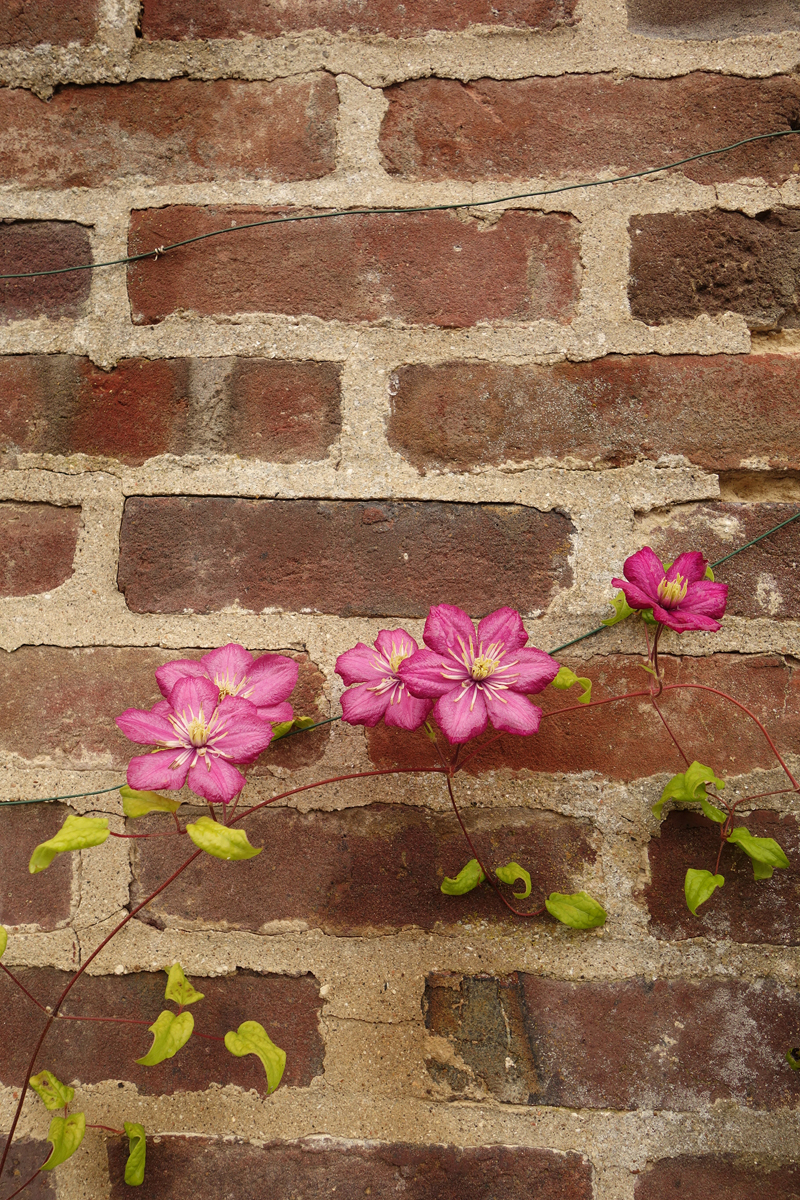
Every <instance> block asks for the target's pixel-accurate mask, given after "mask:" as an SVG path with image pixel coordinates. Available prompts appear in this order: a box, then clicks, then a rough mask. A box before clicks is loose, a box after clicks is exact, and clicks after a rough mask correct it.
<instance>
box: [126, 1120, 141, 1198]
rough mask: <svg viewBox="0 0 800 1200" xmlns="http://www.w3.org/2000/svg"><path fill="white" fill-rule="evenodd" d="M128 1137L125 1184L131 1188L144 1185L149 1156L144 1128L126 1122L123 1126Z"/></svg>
mask: <svg viewBox="0 0 800 1200" xmlns="http://www.w3.org/2000/svg"><path fill="white" fill-rule="evenodd" d="M122 1128H123V1129H124V1130H125V1132H126V1133H127V1135H128V1161H127V1162H126V1163H125V1182H126V1183H127V1184H130V1185H131V1187H138V1186H139V1184H140V1183H144V1160H145V1155H146V1154H147V1142H146V1140H145V1133H144V1126H143V1125H137V1124H135V1123H134V1122H133V1121H126V1122H125V1124H124V1125H123V1126H122Z"/></svg>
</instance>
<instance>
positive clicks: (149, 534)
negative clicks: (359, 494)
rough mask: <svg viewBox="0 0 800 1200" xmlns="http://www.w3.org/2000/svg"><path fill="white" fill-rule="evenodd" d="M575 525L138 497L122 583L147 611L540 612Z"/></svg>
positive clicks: (508, 516) (527, 513)
mask: <svg viewBox="0 0 800 1200" xmlns="http://www.w3.org/2000/svg"><path fill="white" fill-rule="evenodd" d="M571 532H572V525H571V523H570V522H569V520H568V519H567V518H566V517H563V516H561V515H559V514H558V513H541V512H539V511H538V510H536V509H532V508H523V507H521V506H518V505H514V504H492V505H488V504H487V505H478V504H451V503H447V502H428V501H423V502H413V501H411V502H406V503H403V502H394V501H390V502H380V503H378V504H375V503H372V504H370V503H369V502H365V501H356V500H353V501H350V500H238V499H228V498H223V497H212V498H206V497H203V498H195V497H172V496H163V497H162V496H159V497H138V496H137V497H133V498H131V499H129V500H128V501H127V503H126V505H125V513H124V516H123V521H122V530H121V533H120V560H119V574H118V583H119V587H120V589H121V591H122V592H124V594H125V599H126V602H127V604H128V607H129V608H130V609H132V610H133V611H134V612H183V611H185V610H187V609H192V610H195V611H198V612H213V611H214V610H218V609H221V608H224V607H225V606H226V605H229V604H233V603H239V604H240V605H241V606H242V607H243V608H248V609H254V610H255V611H259V610H260V609H263V608H266V607H277V608H282V609H286V610H290V611H297V610H298V609H305V610H312V611H317V612H325V613H336V614H338V615H340V616H356V615H367V616H387V617H388V616H392V617H411V616H415V617H416V616H422V615H424V614H425V613H426V612H427V610H428V608H429V606H430V605H431V604H438V603H442V602H446V603H451V604H460V605H461V606H462V607H464V608H465V609H467V610H468V611H469V612H471V613H477V612H481V613H483V612H489V611H491V610H493V609H495V608H499V607H500V606H501V605H503V604H510V605H512V606H514V607H516V608H520V609H522V610H523V611H527V610H529V609H530V608H532V607H534V606H536V607H545V606H546V605H547V604H548V603H549V602H550V600H551V599H552V597H553V596H554V595H555V594H556V593H557V592H558V591H559V590H560V589H561V588H563V587H565V586H569V583H570V582H571V570H570V567H569V565H568V563H567V555H568V554H569V549H570V541H569V538H570V534H571Z"/></svg>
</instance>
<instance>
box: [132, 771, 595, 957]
mask: <svg viewBox="0 0 800 1200" xmlns="http://www.w3.org/2000/svg"><path fill="white" fill-rule="evenodd" d="M320 794H321V795H323V794H324V793H320ZM465 820H466V821H467V826H468V828H469V830H470V833H471V834H472V836H473V838H474V840H475V843H476V845H477V848H478V851H479V852H480V854H481V858H482V859H483V860H484V861H485V863H486V865H487V866H495V867H499V866H504V865H505V864H506V863H508V862H511V861H514V862H519V863H521V864H522V866H524V867H525V868H526V869H527V870H528V871H530V874H531V879H532V882H533V894H532V897H531V900H530V901H528V902H525V903H522V902H520V903H519V904H518V905H517V906H518V907H521V908H523V909H524V908H531V909H533V908H535V907H537V906H538V905H540V904H541V901H542V896H543V895H549V894H550V892H551V891H571V890H574V888H578V887H579V886H580V882H579V881H580V878H581V874H582V870H583V867H584V864H585V863H587V862H592V861H593V860H594V857H595V851H594V846H593V842H594V840H595V839H594V836H593V833H592V830H591V827H590V826H589V825H588V824H587V823H585V822H582V821H574V820H570V819H567V818H562V817H556V816H554V815H552V814H549V813H534V812H530V811H529V810H528V809H510V810H508V809H507V810H504V811H503V812H502V813H500V812H492V811H485V812H480V811H473V812H470V813H469V814H468V815H467V817H466V818H465ZM148 822H149V823H148V824H145V823H144V822H143V821H138V822H137V825H136V829H137V832H139V831H140V830H141V831H143V832H146V831H147V830H148V829H153V830H155V829H157V828H159V827H160V828H163V824H162V825H161V826H159V825H158V822H157V821H156V820H155V818H148ZM243 828H246V829H247V834H248V837H249V839H250V841H251V842H252V844H253V845H254V846H261V845H263V846H265V847H266V849H265V851H264V853H263V854H259V855H258V856H257V857H256V858H252V859H249V860H248V861H247V862H245V863H235V864H230V865H229V864H225V863H222V864H219V863H213V864H211V863H206V862H203V863H202V864H198V865H196V866H193V867H191V868H189V869H188V870H187V872H186V873H185V874H184V875H182V876H181V877H180V878H179V879H177V880H176V881H175V883H174V884H172V885H171V887H170V888H169V889H168V890H167V891H166V892H164V893H162V895H161V896H159V897H157V899H156V900H154V901H153V903H152V904H150V905H149V906H148V908H147V910H146V914H147V915H146V916H145V919H146V920H152V921H155V922H156V923H157V924H159V925H161V924H164V923H175V922H176V921H177V923H178V924H185V923H186V921H196V920H202V923H203V927H204V928H206V927H208V926H209V924H212V925H214V924H216V925H218V926H220V927H222V928H225V929H229V928H237V929H248V930H252V931H254V932H258V931H260V930H261V929H262V928H263V927H264V925H265V924H267V925H268V924H269V923H271V922H273V921H283V920H295V921H296V920H300V921H304V922H306V923H307V924H308V925H309V926H311V927H312V928H315V929H322V930H324V931H325V932H326V933H330V934H335V935H337V936H343V937H361V936H372V935H376V934H386V933H392V932H395V931H397V930H399V929H403V928H404V927H407V926H416V927H418V928H421V929H434V928H437V927H439V926H452V925H455V924H457V923H458V922H459V921H462V920H465V919H469V920H481V921H502V920H504V919H505V915H506V909H505V908H504V907H503V906H502V905H501V902H500V901H499V900H498V899H497V897H496V896H495V895H494V893H493V892H492V890H491V888H490V887H489V886H488V885H487V884H484V885H483V886H482V887H481V888H480V889H479V890H477V891H473V892H469V893H468V894H467V895H466V896H445V895H444V894H443V893H442V892H441V890H440V884H441V882H442V879H443V878H444V877H445V875H448V876H450V878H453V876H455V875H457V874H458V872H459V871H460V870H461V868H462V867H463V865H464V863H465V862H467V861H468V860H469V859H470V858H471V857H472V851H471V850H470V848H469V846H468V845H467V843H466V841H465V839H464V835H463V834H462V832H461V830H460V829H459V827H458V824H457V822H456V819H455V817H454V816H453V815H452V814H451V813H449V812H448V813H445V814H442V813H430V812H427V811H426V810H425V809H422V808H411V807H408V806H406V805H384V804H374V805H369V806H367V807H365V808H351V809H345V810H343V811H341V812H310V813H299V812H296V811H294V810H293V809H286V808H277V809H272V810H262V811H261V812H259V813H255V814H254V815H253V816H252V817H250V818H248V820H247V822H246V823H245V824H244V825H243ZM190 849H191V847H190ZM186 853H187V851H186V839H183V838H180V839H179V838H175V839H172V838H152V839H148V840H146V841H145V840H143V841H138V842H136V849H135V867H134V872H135V882H134V894H135V897H136V898H137V899H142V898H143V897H144V896H146V895H148V894H149V892H151V891H153V890H154V889H155V888H156V887H157V886H158V883H159V882H160V881H161V880H162V879H165V878H167V877H168V876H169V875H170V874H171V873H172V872H173V871H174V870H175V869H176V867H177V866H179V865H180V863H181V862H182V861H183V859H184V858H185V857H186ZM223 880H224V882H223ZM573 885H574V888H573ZM506 894H507V895H508V896H509V898H510V892H508V893H506ZM512 903H514V901H513V900H512Z"/></svg>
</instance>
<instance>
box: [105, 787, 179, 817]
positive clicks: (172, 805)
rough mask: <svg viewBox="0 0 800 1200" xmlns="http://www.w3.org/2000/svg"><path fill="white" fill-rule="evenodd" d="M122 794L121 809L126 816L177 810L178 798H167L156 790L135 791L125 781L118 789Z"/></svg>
mask: <svg viewBox="0 0 800 1200" xmlns="http://www.w3.org/2000/svg"><path fill="white" fill-rule="evenodd" d="M119 794H120V796H122V811H123V812H124V813H125V816H126V817H144V816H146V815H147V813H151V812H168V813H174V812H177V811H178V809H179V808H180V806H181V802H180V800H168V799H167V797H166V796H160V795H159V794H158V792H136V791H134V789H133V788H131V787H128V785H127V783H126V784H125V786H124V787H121V788H120V789H119Z"/></svg>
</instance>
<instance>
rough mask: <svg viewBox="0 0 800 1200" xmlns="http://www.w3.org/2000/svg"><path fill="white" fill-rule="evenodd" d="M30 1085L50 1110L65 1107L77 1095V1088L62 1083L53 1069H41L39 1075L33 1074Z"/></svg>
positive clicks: (55, 1110) (53, 1110)
mask: <svg viewBox="0 0 800 1200" xmlns="http://www.w3.org/2000/svg"><path fill="white" fill-rule="evenodd" d="M30 1085H31V1087H32V1088H33V1090H34V1091H35V1092H36V1095H37V1096H38V1097H39V1098H40V1099H41V1101H42V1103H43V1104H44V1106H45V1108H46V1109H47V1111H48V1112H57V1110H58V1109H59V1108H64V1107H65V1106H66V1105H67V1104H70V1103H71V1102H72V1100H73V1099H74V1096H75V1089H74V1088H71V1087H67V1085H66V1084H65V1083H60V1082H59V1080H58V1079H56V1077H55V1075H54V1074H53V1072H52V1071H40V1072H39V1074H38V1075H31V1077H30Z"/></svg>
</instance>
